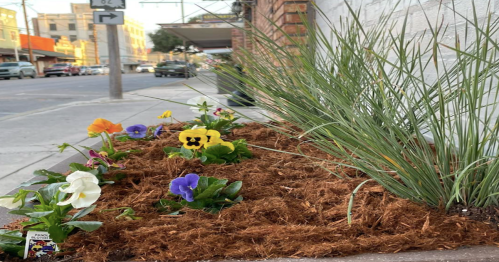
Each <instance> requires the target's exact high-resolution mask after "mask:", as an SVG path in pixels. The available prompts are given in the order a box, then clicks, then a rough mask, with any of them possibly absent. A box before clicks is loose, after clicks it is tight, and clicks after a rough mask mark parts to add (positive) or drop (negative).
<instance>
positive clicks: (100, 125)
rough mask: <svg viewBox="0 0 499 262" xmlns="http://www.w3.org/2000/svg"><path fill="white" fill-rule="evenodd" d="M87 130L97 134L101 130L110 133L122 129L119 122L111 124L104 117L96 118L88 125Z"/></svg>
mask: <svg viewBox="0 0 499 262" xmlns="http://www.w3.org/2000/svg"><path fill="white" fill-rule="evenodd" d="M87 130H88V132H94V133H99V134H100V133H102V132H106V133H108V134H112V133H116V132H121V131H123V127H122V126H121V124H113V123H112V122H111V121H109V120H106V119H104V118H97V119H95V120H94V122H93V123H92V124H91V125H89V126H88V128H87Z"/></svg>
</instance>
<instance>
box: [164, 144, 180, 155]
mask: <svg viewBox="0 0 499 262" xmlns="http://www.w3.org/2000/svg"><path fill="white" fill-rule="evenodd" d="M163 152H165V154H167V155H169V154H170V153H179V152H180V148H176V147H171V146H169V147H165V148H163Z"/></svg>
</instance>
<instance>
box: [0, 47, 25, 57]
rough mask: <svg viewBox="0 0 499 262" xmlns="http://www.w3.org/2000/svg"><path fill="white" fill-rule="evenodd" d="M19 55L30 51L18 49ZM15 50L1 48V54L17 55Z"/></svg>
mask: <svg viewBox="0 0 499 262" xmlns="http://www.w3.org/2000/svg"><path fill="white" fill-rule="evenodd" d="M17 52H18V54H19V55H27V54H28V53H27V52H25V51H24V50H22V51H21V50H18V51H17ZM15 53H16V52H15V51H14V49H10V48H0V55H9V56H10V55H12V56H13V55H15Z"/></svg>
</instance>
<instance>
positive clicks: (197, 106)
mask: <svg viewBox="0 0 499 262" xmlns="http://www.w3.org/2000/svg"><path fill="white" fill-rule="evenodd" d="M219 103H220V100H218V99H217V98H214V97H209V96H197V97H193V98H191V99H189V100H187V104H189V105H192V106H191V107H190V108H189V109H191V110H192V112H194V113H198V114H205V113H206V112H208V111H210V109H211V108H213V107H216V106H217V105H218V104H219Z"/></svg>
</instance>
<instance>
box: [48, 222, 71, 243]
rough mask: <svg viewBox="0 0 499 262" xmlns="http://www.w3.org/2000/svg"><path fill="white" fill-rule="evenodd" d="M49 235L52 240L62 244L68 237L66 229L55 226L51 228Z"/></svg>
mask: <svg viewBox="0 0 499 262" xmlns="http://www.w3.org/2000/svg"><path fill="white" fill-rule="evenodd" d="M48 232H49V235H50V239H52V241H54V242H56V243H62V242H64V240H65V239H66V238H67V237H68V233H70V232H65V231H64V229H63V228H62V227H61V226H59V225H53V226H50V227H49V230H48Z"/></svg>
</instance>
